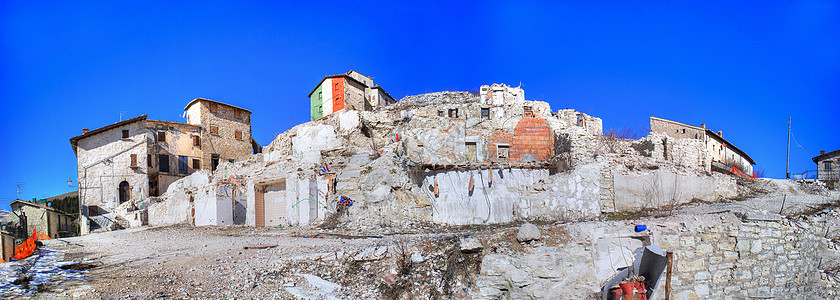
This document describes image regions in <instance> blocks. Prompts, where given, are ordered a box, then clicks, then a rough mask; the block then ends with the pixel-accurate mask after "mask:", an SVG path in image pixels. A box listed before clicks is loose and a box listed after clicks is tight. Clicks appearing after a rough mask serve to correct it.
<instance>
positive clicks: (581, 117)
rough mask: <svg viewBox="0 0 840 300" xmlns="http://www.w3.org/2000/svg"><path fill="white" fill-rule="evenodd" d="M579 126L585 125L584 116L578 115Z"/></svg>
mask: <svg viewBox="0 0 840 300" xmlns="http://www.w3.org/2000/svg"><path fill="white" fill-rule="evenodd" d="M577 126H583V116H581V115H577Z"/></svg>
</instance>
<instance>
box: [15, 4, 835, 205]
mask: <svg viewBox="0 0 840 300" xmlns="http://www.w3.org/2000/svg"><path fill="white" fill-rule="evenodd" d="M579 2H581V3H577V4H568V3H560V4H558V3H539V4H537V3H535V4H524V1H515V2H510V3H505V2H488V3H469V2H461V1H444V2H438V3H425V4H423V5H415V4H411V5H406V4H399V3H391V1H386V2H383V3H373V2H364V1H359V2H347V1H344V2H341V3H339V4H336V3H332V2H325V3H316V2H312V1H295V2H291V3H279V2H278V1H271V2H268V1H267V2H265V3H260V2H252V1H230V2H228V3H224V2H215V1H196V2H187V1H161V2H157V1H138V2H134V3H129V2H128V1H61V2H52V1H14V0H5V1H0V101H2V107H0V126H2V130H0V140H2V141H3V144H2V147H0V158H2V159H0V208H3V207H6V208H7V207H8V206H7V204H6V203H8V202H10V200H12V199H14V198H16V190H15V186H16V183H17V182H23V183H24V184H25V190H24V191H23V192H22V193H21V195H20V198H22V199H31V198H33V197H38V198H43V197H47V196H53V195H57V194H61V193H64V192H68V191H70V190H71V189H70V188H68V187H67V184H66V181H67V179H68V178H73V179H74V184H75V178H76V160H75V155H74V154H73V151H72V149H71V147H70V143H69V141H68V139H69V138H70V137H73V136H75V135H78V134H80V133H81V131H82V128H91V129H93V128H98V127H101V126H105V125H108V124H111V123H114V122H116V121H118V120H119V118H120V111H126V112H127V116H128V117H134V116H138V115H141V114H148V115H149V117H150V118H152V119H162V120H171V121H181V120H182V119H181V118H180V115H181V113H182V112H183V107H184V106H185V105H186V104H187V102H189V101H190V100H192V99H194V98H196V97H204V98H210V99H214V100H218V101H222V102H227V103H230V104H233V105H237V106H241V107H245V108H248V109H250V110H252V111H253V112H254V114H253V122H252V128H253V133H254V137H255V138H256V139H257V141H258V142H259V143H260V144H263V145H265V144H268V143H269V142H270V141H271V140H272V137H273V136H275V135H276V134H278V133H281V132H283V131H285V130H287V129H289V128H291V127H292V126H294V125H296V124H299V123H303V122H306V121H308V118H309V108H308V105H309V100H308V99H307V98H306V95H307V94H308V93H309V91H310V90H311V89H312V88H313V87H314V85H315V84H317V83H318V81H319V80H320V79H321V78H322V77H323V76H324V75H328V74H337V73H343V72H346V71H348V70H350V69H355V70H358V71H360V72H362V73H364V74H367V75H370V76H373V77H374V79H375V80H376V82H377V83H379V84H380V85H382V86H383V87H384V88H385V89H386V90H387V91H388V92H389V93H390V94H391V95H393V96H394V97H397V98H401V97H403V96H405V95H412V94H419V93H425V92H433V91H442V90H462V91H463V90H468V89H473V88H477V87H478V86H480V85H482V84H489V83H494V82H498V83H507V84H511V85H518V84H519V83H522V85H523V87H524V88H525V95H526V97H527V98H528V99H536V100H544V101H548V102H549V103H551V105H552V108H554V109H555V110H556V109H562V108H574V109H577V110H579V111H582V112H585V113H588V114H591V115H594V116H597V117H600V118H602V119H603V121H604V127H605V128H619V127H633V128H638V127H645V126H647V124H648V117H649V116H658V117H664V118H669V119H673V120H677V121H681V122H685V123H689V124H694V125H699V124H700V123H706V124H707V125H708V127H709V128H710V129H712V130H723V131H724V137H725V138H727V139H729V140H730V141H731V142H733V143H734V144H735V145H737V146H738V147H740V148H741V149H743V150H744V151H746V152H747V153H749V154H750V155H751V156H752V157H753V158H754V159H755V161H756V162H757V163H758V167H760V168H763V169H765V170H766V175H767V176H769V177H776V178H779V177H784V172H785V143H786V133H787V118H788V116H791V117H793V130H794V134H795V137H796V140H797V141H798V142H799V144H801V146H802V147H799V146H797V144H796V143H792V144H793V146H792V150H791V169H792V171H794V172H802V171H804V170H813V169H815V167H816V166H815V164H814V163H813V162H812V161H811V160H810V158H811V157H813V156H816V155H817V154H819V150H821V149H823V150H829V151H830V150H836V149H840V136H839V135H840V131H839V130H838V128H840V117H838V114H840V4H838V2H836V1H829V0H825V1H822V0H820V1H781V2H765V1H762V2H761V3H755V4H749V5H748V4H739V3H733V2H732V1H721V2H714V3H711V2H706V1H702V3H700V2H697V3H688V4H683V3H671V2H673V1H663V2H665V3H664V4H662V3H652V2H650V1H646V2H644V3H640V2H634V3H629V2H627V1H615V2H605V1H579Z"/></svg>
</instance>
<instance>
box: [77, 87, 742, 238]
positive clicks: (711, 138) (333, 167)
mask: <svg viewBox="0 0 840 300" xmlns="http://www.w3.org/2000/svg"><path fill="white" fill-rule="evenodd" d="M374 87H375V85H373V82H372V80H370V78H368V77H364V76H361V75H360V74H358V73H356V72H354V71H351V72H349V73H347V74H343V75H336V76H327V77H325V78H324V80H322V82H321V83H320V84H319V85H318V87H317V88H316V89H315V90H314V91H313V92H312V93H310V95H309V96H310V97H309V98H310V103H311V104H312V106H311V109H312V111H311V112H312V116H313V121H311V122H307V123H305V124H300V125H297V126H295V127H294V128H292V129H289V130H288V131H286V132H284V133H282V134H280V135H278V136H277V137H276V138H275V139H274V140H273V141H272V142H271V143H270V144H269V145H267V146H265V147H264V149H263V151H262V153H258V154H255V155H248V153H249V152H248V151H250V148H248V149H245V150H247V151H244V152H239V153H242V155H243V156H242V157H241V158H235V159H233V160H232V161H230V160H229V159H228V158H227V157H226V155H229V154H225V153H226V152H223V151H222V150H213V151H214V152H212V153H218V155H219V162H218V166H217V169H216V170H215V171H214V170H213V168H212V166H213V165H215V162H214V156H213V155H209V156H208V153H207V151H208V149H211V148H210V147H217V146H219V145H222V143H220V142H218V141H215V140H212V139H213V138H215V137H216V136H215V135H214V134H219V136H220V137H225V136H230V135H231V133H233V137H234V138H233V140H229V141H227V142H231V143H233V145H242V146H245V144H236V143H235V142H236V140H237V137H238V136H237V135H236V133H235V131H236V129H234V128H222V127H221V126H228V125H225V124H226V123H214V124H207V123H205V122H207V120H211V118H210V117H207V116H205V115H204V114H208V113H209V114H211V115H212V116H213V117H216V118H219V117H224V118H227V119H225V120H227V121H230V120H235V119H236V118H239V117H242V115H239V116H237V115H236V112H235V111H236V110H235V109H236V108H234V107H230V106H222V105H221V104H218V105H219V106H218V107H216V108H213V107H212V106H211V105H210V104H211V102H207V101H204V102H202V101H198V103H202V106H201V108H200V109H199V108H196V107H195V105H194V104H193V105H192V106H188V107H187V111H188V115H189V118H188V120H189V122H188V123H189V124H200V135H201V137H200V140H198V141H197V142H195V145H199V144H200V145H201V149H200V150H201V152H200V153H193V154H189V155H195V156H197V157H199V160H200V161H199V164H201V168H200V171H197V172H194V173H193V171H196V170H197V169H198V168H194V169H188V170H187V174H190V173H191V175H189V176H186V177H184V178H180V179H178V180H176V181H174V182H170V181H166V182H167V183H168V184H169V186H168V189H166V190H165V191H166V192H165V193H163V191H164V190H160V192H161V193H163V194H160V196H158V197H151V198H149V197H146V196H147V195H145V194H142V192H141V191H142V190H143V189H142V188H141V189H139V190H137V191H136V192H135V191H134V190H133V189H128V190H127V191H129V192H130V193H138V195H137V196H133V197H130V199H131V200H129V201H128V202H126V203H128V204H122V205H121V206H119V209H117V210H118V211H120V214H123V213H122V210H123V209H124V210H126V211H128V209H125V208H128V207H137V208H138V209H137V210H136V211H137V212H139V214H141V215H142V214H147V215H148V224H149V225H153V226H157V225H168V224H177V223H186V224H194V225H197V226H198V225H231V224H241V225H247V226H258V227H260V226H299V225H317V226H321V227H326V228H329V227H339V226H348V227H353V228H357V229H365V228H408V227H410V226H412V224H416V223H433V224H442V225H471V224H498V223H507V222H512V221H516V220H534V219H539V220H546V221H552V220H581V219H590V218H596V217H599V216H601V214H602V213H612V212H618V211H633V210H639V209H653V208H659V207H672V206H674V205H679V204H682V203H687V202H690V201H694V200H696V199H701V200H704V201H716V200H717V199H720V198H721V197H734V196H735V195H737V188H736V184H735V180H734V179H733V178H732V177H731V176H727V175H724V174H721V173H719V172H710V171H711V170H713V167H714V166H715V164H716V163H723V164H728V165H729V166H734V167H736V168H737V169H738V170H741V171H743V172H749V173H751V166H752V163H753V162H752V160H751V159H749V156H747V155H746V154H745V153H743V152H742V151H740V150H739V149H737V148H735V147H733V146H731V144H730V143H728V142H727V141H726V140H723V139H722V137H721V134H714V133H713V132H711V131H709V130H705V128H702V127H693V126H689V125H685V124H680V123H676V122H672V121H667V120H661V119H658V118H652V119H651V120H652V121H651V122H652V128H653V130H652V132H651V133H650V135H649V136H647V137H644V138H641V139H639V140H629V139H617V138H614V137H605V136H603V126H602V122H601V119H599V118H596V117H593V116H589V115H587V114H584V113H581V112H578V111H575V110H571V109H563V110H557V111H553V110H552V109H551V107H550V106H549V104H548V103H546V102H543V101H535V100H525V98H524V91H522V89H521V88H512V87H509V86H506V85H499V84H494V85H492V86H483V87H482V88H481V92H480V93H479V94H470V93H466V92H437V93H429V94H422V95H415V96H408V97H405V98H403V99H401V100H400V101H398V102H395V103H394V102H393V101H391V100H387V101H384V102H379V103H378V104H376V106H374V105H372V100H374V99H382V98H381V96H382V95H375V93H373V92H372V91H375V90H376V89H375V88H374ZM333 88H335V91H336V92H333ZM368 88H369V89H368ZM336 108H338V109H336ZM374 108H375V109H374ZM192 110H201V111H203V113H202V114H191V113H189V112H190V111H192ZM225 110H227V112H226V111H225ZM213 111H215V113H214V112H213ZM240 113H246V111H244V110H243V111H241V112H240ZM225 116H227V117H225ZM196 118H200V119H196ZM245 120H247V117H245ZM666 121H667V122H666ZM143 124H146V122H145V121H144V122H143ZM189 124H184V125H189ZM215 124H218V125H215ZM129 125H130V124H128V123H127V124H123V125H119V126H129ZM144 126H145V125H144ZM213 126H219V128H218V129H213ZM667 126H678V128H677V127H675V128H670V127H668V128H666V127H667ZM683 129H685V132H683ZM184 130H186V129H184ZM242 130H243V134H246V135H247V134H248V133H245V131H244V130H245V129H244V128H243V129H242ZM150 131H151V130H150ZM208 131H209V132H210V133H208ZM117 132H118V131H117ZM695 134H696V136H695ZM155 136H156V135H149V137H150V138H149V139H151V137H155ZM247 138H248V137H247V136H245V135H243V139H247ZM205 142H208V143H213V145H212V146H211V145H207V144H205ZM243 142H244V141H243ZM106 144H107V143H106ZM724 144H725V146H724ZM118 145H119V144H118ZM125 145H126V146H127V145H130V143H128V142H127V141H126V143H125ZM80 146H81V144H80ZM141 148H142V149H147V148H148V147H147V146H145V145H144V146H143V147H141ZM213 149H215V148H213ZM719 149H720V150H719ZM126 151H128V150H118V151H110V152H109V153H128V152H126ZM717 151H719V152H720V153H719V155H717V154H715V153H712V152H717ZM733 154H734V155H735V156H731V155H733ZM180 155H184V154H180ZM81 157H82V156H81V155H80V178H83V177H84V176H83V175H82V174H84V171H85V169H84V167H85V166H88V165H95V166H100V165H101V168H103V169H105V170H108V172H113V173H116V172H114V171H111V167H110V165H109V166H108V167H106V166H105V165H104V164H93V163H95V162H97V161H98V160H97V161H93V162H86V163H81V161H82V158H81ZM727 157H729V159H727ZM101 159H102V158H100V160H101ZM119 159H123V160H125V161H127V162H126V163H124V165H127V164H128V161H130V160H129V158H119V157H117V158H112V159H111V160H112V161H114V160H119ZM208 159H209V160H210V161H209V165H210V167H205V166H206V164H207V163H208V162H207V160H208ZM738 160H740V164H739V163H738ZM138 164H139V165H140V166H145V162H138ZM97 168H100V167H97ZM91 170H93V168H92V167H91V169H90V170H87V172H88V174H89V173H90V172H91ZM120 170H124V171H129V170H128V169H127V168H122V169H120ZM170 170H178V169H177V168H176V167H173V168H171V169H170ZM152 171H153V170H152ZM97 172H98V173H96V174H95V175H94V177H90V178H96V179H95V180H104V181H106V182H108V183H109V184H110V185H112V187H111V188H106V189H102V191H104V193H102V194H101V195H100V194H97V193H95V192H99V190H94V192H88V193H87V194H88V195H89V196H87V197H86V196H82V198H83V199H89V200H85V201H86V202H85V203H86V205H93V206H100V205H106V203H104V202H108V199H117V198H116V197H117V195H118V194H117V191H119V189H118V188H117V183H119V182H121V181H126V182H127V183H128V186H130V187H136V186H138V184H139V186H141V187H142V186H143V185H142V184H143V182H142V179H143V178H145V177H143V176H146V175H145V172H147V170H146V169H142V168H141V170H140V171H137V172H135V173H137V174H140V175H138V180H139V183H136V182H133V181H131V178H130V177H125V176H127V175H129V174H131V173H130V172H126V173H128V174H121V175H119V176H122V177H119V178H112V177H110V176H111V173H105V171H104V170H100V171H97ZM132 172H134V171H132ZM170 172H171V171H170ZM101 175H108V176H106V177H97V176H101ZM184 175H186V174H184ZM160 181H162V180H159V182H160ZM91 186H95V185H93V184H92V185H91ZM140 195H142V197H140ZM91 198H92V199H91ZM99 199H105V200H99ZM95 201H104V202H95ZM98 203H101V204H98ZM108 203H110V204H109V205H111V208H109V211H113V210H115V208H113V206H115V205H118V204H119V203H120V202H119V201H116V200H113V201H110V202H108ZM126 214H131V212H126ZM126 219H128V220H131V219H132V218H131V215H128V216H127V217H126ZM139 219H142V218H139ZM129 225H132V226H133V224H129Z"/></svg>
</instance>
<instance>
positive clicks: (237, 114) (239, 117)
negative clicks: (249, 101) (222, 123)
mask: <svg viewBox="0 0 840 300" xmlns="http://www.w3.org/2000/svg"><path fill="white" fill-rule="evenodd" d="M233 115H234V116H235V117H236V118H237V119H241V118H242V111H241V110H238V109H234V110H233Z"/></svg>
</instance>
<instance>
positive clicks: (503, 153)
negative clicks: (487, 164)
mask: <svg viewBox="0 0 840 300" xmlns="http://www.w3.org/2000/svg"><path fill="white" fill-rule="evenodd" d="M496 154H497V157H498V158H501V159H508V158H510V145H497V146H496Z"/></svg>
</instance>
